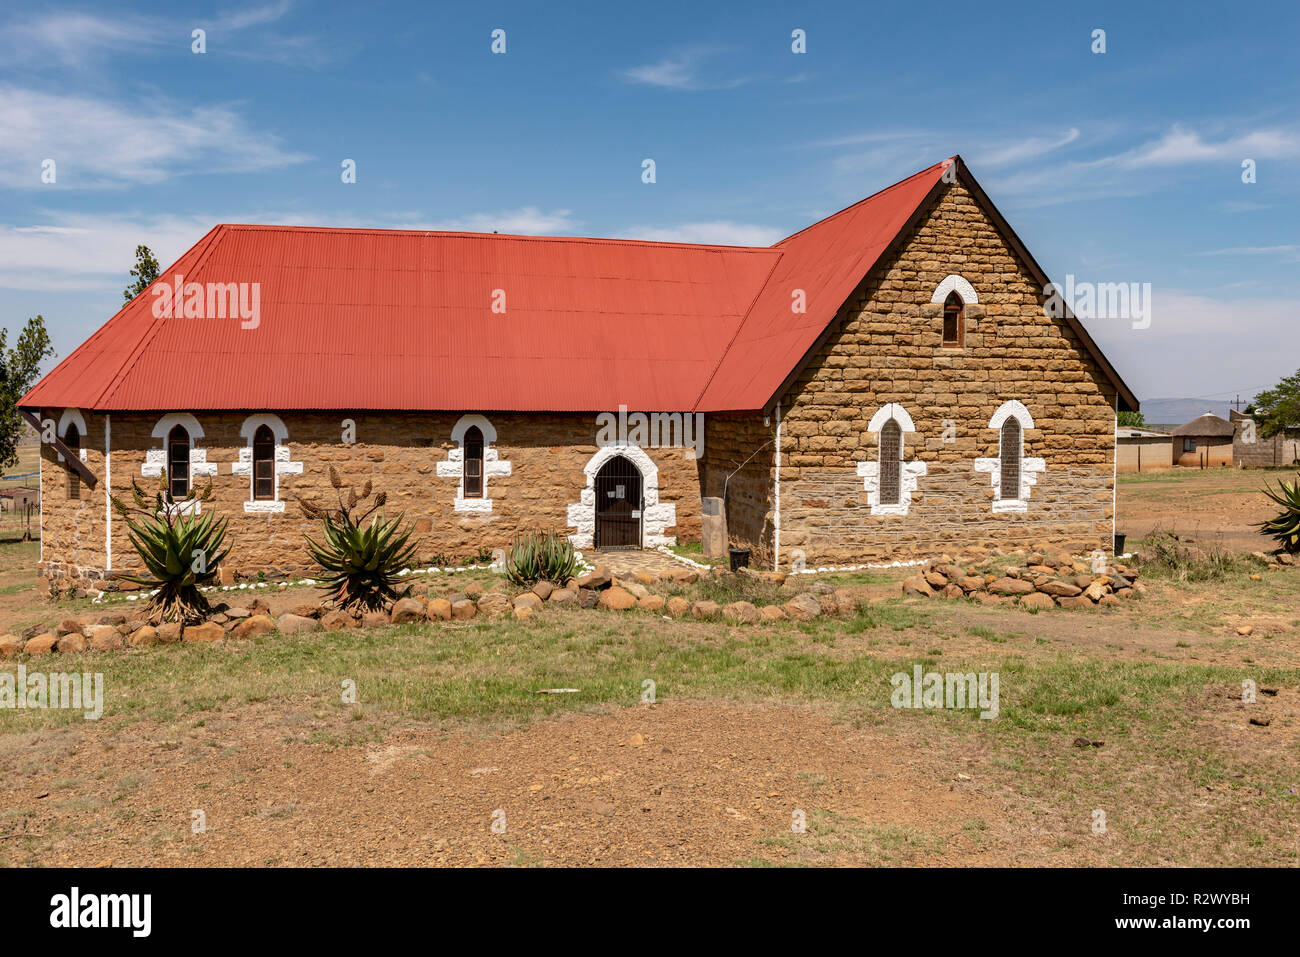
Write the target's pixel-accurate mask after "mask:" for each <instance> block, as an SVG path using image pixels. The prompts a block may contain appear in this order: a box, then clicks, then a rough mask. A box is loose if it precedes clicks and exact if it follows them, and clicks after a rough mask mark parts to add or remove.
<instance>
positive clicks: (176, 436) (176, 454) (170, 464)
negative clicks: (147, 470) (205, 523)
mask: <svg viewBox="0 0 1300 957" xmlns="http://www.w3.org/2000/svg"><path fill="white" fill-rule="evenodd" d="M167 480H168V482H170V483H171V492H172V498H184V497H185V496H186V495H189V494H190V433H189V432H188V431H186V429H185V426H183V425H178V426H176V427H175V428H173V429H172V430H171V432H169V433H167Z"/></svg>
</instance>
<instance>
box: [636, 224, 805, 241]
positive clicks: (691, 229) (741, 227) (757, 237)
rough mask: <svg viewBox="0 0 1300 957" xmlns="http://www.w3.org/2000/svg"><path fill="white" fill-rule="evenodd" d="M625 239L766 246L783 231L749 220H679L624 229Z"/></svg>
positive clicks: (782, 234)
mask: <svg viewBox="0 0 1300 957" xmlns="http://www.w3.org/2000/svg"><path fill="white" fill-rule="evenodd" d="M623 235H624V236H626V237H627V238H628V239H646V240H651V241H653V242H659V243H705V244H709V245H715V246H770V245H772V244H773V243H775V242H779V241H780V240H782V239H784V238H785V233H784V232H782V231H781V230H779V229H772V228H771V227H768V226H757V225H754V224H753V223H733V222H729V221H727V220H714V221H712V222H704V223H682V224H680V225H678V226H635V227H633V228H632V229H629V230H625V231H624V232H623Z"/></svg>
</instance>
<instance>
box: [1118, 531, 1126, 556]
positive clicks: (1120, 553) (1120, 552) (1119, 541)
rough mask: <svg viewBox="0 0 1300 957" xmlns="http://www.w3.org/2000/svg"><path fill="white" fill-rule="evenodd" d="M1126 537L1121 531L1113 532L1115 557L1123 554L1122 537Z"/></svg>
mask: <svg viewBox="0 0 1300 957" xmlns="http://www.w3.org/2000/svg"><path fill="white" fill-rule="evenodd" d="M1126 537H1127V536H1126V535H1125V534H1124V533H1123V532H1116V533H1115V557H1116V558H1118V557H1119V556H1121V555H1123V554H1124V539H1125V538H1126Z"/></svg>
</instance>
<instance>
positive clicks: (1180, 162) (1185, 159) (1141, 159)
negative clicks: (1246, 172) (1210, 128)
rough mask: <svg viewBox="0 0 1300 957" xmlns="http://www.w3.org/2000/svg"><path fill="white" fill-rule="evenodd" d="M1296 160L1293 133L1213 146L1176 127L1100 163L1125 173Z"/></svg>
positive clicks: (1298, 138) (1299, 146) (1298, 146)
mask: <svg viewBox="0 0 1300 957" xmlns="http://www.w3.org/2000/svg"><path fill="white" fill-rule="evenodd" d="M1296 156H1300V135H1297V134H1296V133H1295V132H1293V131H1291V130H1253V131H1251V132H1249V133H1244V134H1242V135H1239V136H1231V137H1227V138H1226V139H1222V140H1219V141H1218V142H1212V141H1209V140H1206V139H1204V138H1203V137H1202V136H1201V135H1200V134H1199V133H1197V132H1195V131H1194V130H1185V129H1183V128H1182V127H1181V126H1175V127H1174V128H1173V129H1172V130H1170V131H1169V132H1168V133H1166V134H1165V135H1164V136H1162V137H1160V138H1159V139H1158V140H1155V141H1153V142H1150V143H1145V144H1143V145H1142V146H1139V147H1138V148H1137V149H1134V150H1130V151H1129V152H1127V153H1122V154H1120V155H1118V156H1113V157H1108V158H1106V159H1104V160H1100V161H1099V162H1102V163H1108V162H1110V163H1115V164H1116V165H1118V166H1120V167H1122V168H1124V169H1145V168H1147V167H1151V166H1185V165H1188V164H1191V163H1240V162H1241V161H1242V160H1244V159H1279V158H1284V157H1296Z"/></svg>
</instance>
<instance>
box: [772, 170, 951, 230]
mask: <svg viewBox="0 0 1300 957" xmlns="http://www.w3.org/2000/svg"><path fill="white" fill-rule="evenodd" d="M956 160H957V156H956V155H954V156H950V157H949V158H948V159H946V160H941V161H940V162H938V163H932V164H930V165H929V166H927V167H926V168H925V169H921V170H917V171H916V172H915V173H913V174H912V175H911V176H905V177H903V178H902V179H900V180H899V181H898V182H897V183H892V184H891V185H889V186H886V187H884V188H883V189H878V190H876V191H875V192H874V193H872V194H871V195H870V196H864V197H862V198H861V199H860V200H858V201H857V202H854V203H849V205H847V206H845V207H844V208H843V209H838V210H836V211H835V212H833V213H831V214H830V215H829V216H823V217H822V218H821V219H819V220H817V222H815V223H809V224H808V225H807V226H805V227H804V228H803V229H800V230H798V231H797V232H793V233H791V234H790V235H789V236H786V237H785V239H782V240H780V241H779V242H777V243H773V245H772V247H771V248H773V249H776V248H777V247H778V246H781V245H783V244H784V243H788V242H789V241H790V240H792V239H794V238H795V237H796V236H802V235H803V234H804V233H806V232H808V230H810V229H814V228H816V227H817V226H820V225H821V224H822V223H825V222H827V221H829V220H832V219H834V218H835V217H836V216H839V215H840V214H841V213H847V212H848V211H849V210H851V209H856V208H857V207H858V206H861V205H862V204H863V203H865V202H869V201H870V200H873V199H875V198H876V197H877V196H883V195H884V194H885V193H888V192H889V191H890V190H891V189H898V187H900V186H902V185H903V184H905V183H908V182H910V181H911V180H914V179H916V178H917V177H918V176H921V175H923V174H925V173H928V172H930V170H932V169H934V168H935V167H937V166H946V165H947V164H948V163H953V162H956Z"/></svg>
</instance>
